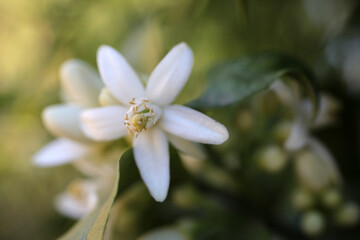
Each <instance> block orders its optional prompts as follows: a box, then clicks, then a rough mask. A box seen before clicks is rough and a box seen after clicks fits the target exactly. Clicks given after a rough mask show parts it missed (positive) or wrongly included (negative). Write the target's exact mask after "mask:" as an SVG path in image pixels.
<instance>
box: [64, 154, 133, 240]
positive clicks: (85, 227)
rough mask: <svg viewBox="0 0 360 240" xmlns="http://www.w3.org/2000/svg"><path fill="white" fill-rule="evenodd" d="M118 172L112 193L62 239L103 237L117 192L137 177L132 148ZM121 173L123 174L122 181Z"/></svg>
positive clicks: (90, 239) (123, 158) (93, 239)
mask: <svg viewBox="0 0 360 240" xmlns="http://www.w3.org/2000/svg"><path fill="white" fill-rule="evenodd" d="M117 172H118V173H117V175H116V179H115V183H114V186H113V189H112V191H111V193H110V195H109V196H108V197H107V198H106V197H104V198H103V199H101V200H100V202H99V204H98V207H97V208H96V209H95V210H94V211H92V212H91V213H90V214H89V215H88V216H86V217H85V218H83V219H82V220H80V221H78V222H77V223H76V224H75V225H74V226H73V227H72V228H71V229H70V230H69V231H68V232H67V233H66V234H64V235H63V236H62V237H60V240H79V239H83V240H100V239H103V237H104V231H105V228H106V224H107V222H108V218H109V214H110V210H111V208H112V206H113V204H114V201H115V199H116V196H117V194H118V193H119V192H121V191H123V190H125V189H126V188H127V187H129V186H130V185H131V184H132V183H133V182H134V180H135V179H136V178H137V174H136V167H135V164H134V157H133V154H132V149H128V150H127V151H125V152H124V153H123V154H122V156H121V157H120V160H119V163H118V171H117ZM129 173H131V174H129ZM134 173H135V174H134ZM120 175H121V176H122V177H121V181H120ZM120 182H121V183H120Z"/></svg>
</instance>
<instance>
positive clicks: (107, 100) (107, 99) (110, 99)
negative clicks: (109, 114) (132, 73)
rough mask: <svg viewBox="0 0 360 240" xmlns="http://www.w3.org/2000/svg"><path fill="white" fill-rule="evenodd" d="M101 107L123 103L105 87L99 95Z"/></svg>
mask: <svg viewBox="0 0 360 240" xmlns="http://www.w3.org/2000/svg"><path fill="white" fill-rule="evenodd" d="M99 103H100V105H101V106H111V105H121V103H120V102H119V101H118V100H117V99H116V98H115V97H114V96H113V95H112V94H111V92H110V91H109V89H108V88H107V87H104V88H103V89H102V90H101V92H100V95H99Z"/></svg>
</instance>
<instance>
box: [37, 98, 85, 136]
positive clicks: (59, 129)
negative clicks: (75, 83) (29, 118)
mask: <svg viewBox="0 0 360 240" xmlns="http://www.w3.org/2000/svg"><path fill="white" fill-rule="evenodd" d="M81 111H83V108H82V107H79V106H75V105H70V104H66V105H65V104H64V105H53V106H49V107H47V108H45V109H44V111H43V112H42V119H43V122H44V124H45V126H46V128H47V129H48V130H49V131H50V132H51V133H52V134H54V135H55V136H58V137H64V138H70V139H72V140H75V141H82V142H89V141H90V140H89V139H88V138H87V137H85V135H84V134H83V133H82V131H81V129H80V124H79V116H80V113H81Z"/></svg>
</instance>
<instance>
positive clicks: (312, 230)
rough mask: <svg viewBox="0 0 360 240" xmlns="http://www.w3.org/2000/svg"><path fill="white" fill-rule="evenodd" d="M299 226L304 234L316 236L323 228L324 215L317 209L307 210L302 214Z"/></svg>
mask: <svg viewBox="0 0 360 240" xmlns="http://www.w3.org/2000/svg"><path fill="white" fill-rule="evenodd" d="M300 227H301V229H302V230H303V231H304V233H305V234H307V235H309V236H311V237H315V236H318V235H320V234H321V233H322V232H323V231H324V228H325V219H324V216H323V215H322V214H321V213H319V212H317V211H309V212H307V213H305V214H304V215H303V216H302V218H301V223H300Z"/></svg>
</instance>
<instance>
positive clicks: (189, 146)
mask: <svg viewBox="0 0 360 240" xmlns="http://www.w3.org/2000/svg"><path fill="white" fill-rule="evenodd" d="M166 137H167V139H168V140H169V141H170V143H171V144H172V145H174V146H175V147H176V148H177V149H178V150H179V151H181V152H183V153H185V154H187V155H190V156H192V157H195V158H198V159H201V160H203V159H205V158H206V156H205V152H204V150H203V149H202V146H201V145H200V144H198V143H194V142H191V141H188V140H185V139H183V138H179V137H177V136H175V135H172V134H166Z"/></svg>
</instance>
